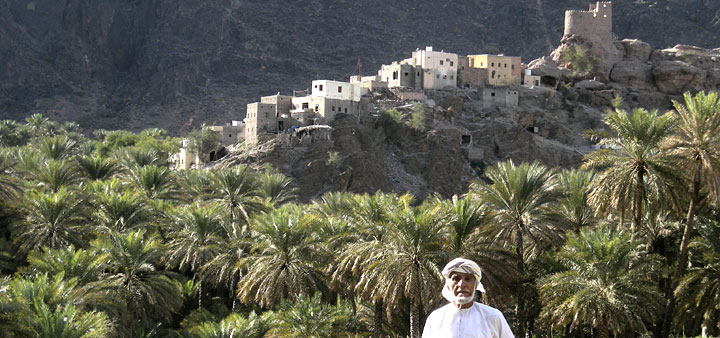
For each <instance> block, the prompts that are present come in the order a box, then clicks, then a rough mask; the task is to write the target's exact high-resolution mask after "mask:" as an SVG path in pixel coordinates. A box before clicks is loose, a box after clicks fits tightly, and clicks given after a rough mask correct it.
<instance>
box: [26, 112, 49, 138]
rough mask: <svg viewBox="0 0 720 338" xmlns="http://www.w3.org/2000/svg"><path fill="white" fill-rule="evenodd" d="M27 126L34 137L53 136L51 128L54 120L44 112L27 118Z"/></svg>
mask: <svg viewBox="0 0 720 338" xmlns="http://www.w3.org/2000/svg"><path fill="white" fill-rule="evenodd" d="M25 122H26V124H25V126H26V127H27V128H28V131H29V132H30V134H31V135H32V136H33V137H38V136H51V135H50V134H51V133H50V132H49V129H51V127H50V125H51V124H52V122H51V121H50V120H49V119H48V118H47V117H45V116H43V115H42V114H32V115H30V117H28V118H26V119H25Z"/></svg>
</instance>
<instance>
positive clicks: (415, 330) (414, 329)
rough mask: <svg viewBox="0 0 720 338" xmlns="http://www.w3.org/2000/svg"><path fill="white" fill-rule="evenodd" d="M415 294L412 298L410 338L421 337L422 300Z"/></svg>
mask: <svg viewBox="0 0 720 338" xmlns="http://www.w3.org/2000/svg"><path fill="white" fill-rule="evenodd" d="M418 298H419V296H417V295H414V296H412V297H411V299H410V338H420V301H419V300H418Z"/></svg>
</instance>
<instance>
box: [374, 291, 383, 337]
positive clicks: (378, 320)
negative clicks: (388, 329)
mask: <svg viewBox="0 0 720 338" xmlns="http://www.w3.org/2000/svg"><path fill="white" fill-rule="evenodd" d="M374 305H375V320H374V321H373V335H372V337H373V338H380V337H381V335H382V322H383V311H385V310H384V307H385V306H384V305H383V300H382V299H376V300H375V304H374Z"/></svg>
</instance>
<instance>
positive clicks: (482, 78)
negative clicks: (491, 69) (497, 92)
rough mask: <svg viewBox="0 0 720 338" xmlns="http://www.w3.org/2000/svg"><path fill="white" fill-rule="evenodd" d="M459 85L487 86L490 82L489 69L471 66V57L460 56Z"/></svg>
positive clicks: (462, 86)
mask: <svg viewBox="0 0 720 338" xmlns="http://www.w3.org/2000/svg"><path fill="white" fill-rule="evenodd" d="M457 78H458V83H457V85H458V87H460V88H467V87H475V88H480V87H486V86H487V85H488V84H489V81H488V75H487V69H486V68H476V67H470V59H469V58H468V57H467V56H461V57H459V58H458V76H457Z"/></svg>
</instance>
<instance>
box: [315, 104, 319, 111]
mask: <svg viewBox="0 0 720 338" xmlns="http://www.w3.org/2000/svg"><path fill="white" fill-rule="evenodd" d="M319 111H320V105H317V104H316V105H315V112H316V113H317V112H319Z"/></svg>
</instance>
